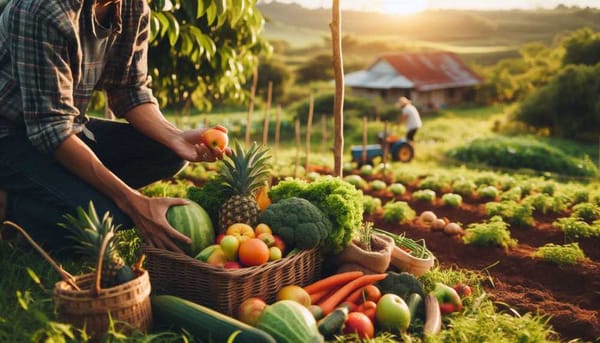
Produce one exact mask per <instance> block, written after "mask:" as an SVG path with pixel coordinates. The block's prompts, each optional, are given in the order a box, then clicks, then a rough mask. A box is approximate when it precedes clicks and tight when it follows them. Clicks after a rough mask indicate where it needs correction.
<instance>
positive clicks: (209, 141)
mask: <svg viewBox="0 0 600 343" xmlns="http://www.w3.org/2000/svg"><path fill="white" fill-rule="evenodd" d="M202 142H203V143H204V144H206V146H208V147H209V148H211V149H215V148H219V149H220V150H225V148H227V146H228V145H229V136H227V129H226V128H224V127H223V126H215V127H213V128H210V129H207V130H206V131H204V133H202Z"/></svg>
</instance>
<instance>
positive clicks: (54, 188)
mask: <svg viewBox="0 0 600 343" xmlns="http://www.w3.org/2000/svg"><path fill="white" fill-rule="evenodd" d="M86 127H87V129H88V130H90V131H91V132H92V133H93V134H94V138H95V141H93V140H90V139H88V138H87V137H86V136H85V135H83V134H79V137H80V138H81V139H82V140H83V141H84V142H85V143H86V144H87V145H88V146H89V147H90V148H91V149H92V150H93V151H94V152H95V153H96V155H97V156H98V158H99V159H100V160H101V161H102V163H103V164H104V165H105V166H106V167H107V168H108V169H110V170H111V171H112V172H113V173H114V174H116V175H117V176H118V177H120V178H121V179H122V180H123V181H124V182H125V183H127V184H128V185H129V186H131V187H132V188H140V187H142V186H145V185H148V184H150V183H152V182H154V181H157V180H160V179H163V178H166V177H170V176H173V175H175V174H176V173H177V172H178V171H180V170H181V169H182V168H184V167H185V165H186V162H185V161H184V160H182V159H181V158H179V157H178V156H177V155H176V154H175V153H173V152H172V151H171V150H170V149H168V148H167V147H165V146H164V145H162V144H159V143H157V142H156V141H153V140H151V139H150V138H148V137H146V136H144V135H142V134H141V133H139V132H138V131H136V130H135V129H134V128H133V127H132V126H131V125H129V124H127V123H123V122H117V121H109V120H103V119H97V118H93V119H91V121H90V122H89V123H88V124H86ZM0 189H3V190H5V191H6V192H7V193H8V199H7V202H8V203H7V213H6V217H7V219H8V220H11V221H13V222H15V223H17V224H19V225H20V226H22V227H23V228H24V229H25V230H27V232H28V233H29V234H30V235H31V236H32V237H33V239H35V240H36V241H38V242H40V243H42V244H44V245H45V246H47V247H50V248H53V247H59V246H64V243H65V240H64V238H65V236H67V235H68V232H67V230H65V229H63V228H61V227H59V226H57V225H56V224H57V223H59V222H64V218H63V215H64V214H66V213H71V214H75V210H76V208H77V207H83V208H85V209H86V210H87V208H88V204H89V202H90V201H92V202H93V203H94V206H95V208H96V211H97V212H98V215H99V216H102V215H104V213H105V212H106V211H109V212H110V215H111V216H112V217H113V223H114V224H116V225H121V228H124V229H126V228H131V227H132V226H133V224H132V222H131V220H130V219H129V217H128V216H127V215H126V214H125V213H123V212H122V211H121V210H120V209H119V208H118V207H117V206H116V205H115V203H114V202H113V201H112V200H111V199H109V198H108V197H106V196H105V195H104V194H102V193H100V192H99V191H98V190H96V189H95V188H93V187H92V186H90V185H89V184H87V183H85V182H84V181H83V180H81V179H80V178H79V177H77V176H76V175H74V174H72V173H71V172H69V171H68V170H67V169H65V168H64V167H63V166H62V165H60V164H59V163H58V162H57V161H55V160H54V159H53V158H52V156H49V155H44V154H42V153H40V152H38V151H37V150H35V149H34V148H33V147H32V145H31V143H30V142H29V141H28V140H27V138H26V137H25V134H24V132H21V133H17V134H16V135H13V136H11V137H6V138H0Z"/></svg>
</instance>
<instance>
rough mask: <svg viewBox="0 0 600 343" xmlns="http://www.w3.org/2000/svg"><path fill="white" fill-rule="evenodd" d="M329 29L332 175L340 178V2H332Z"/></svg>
mask: <svg viewBox="0 0 600 343" xmlns="http://www.w3.org/2000/svg"><path fill="white" fill-rule="evenodd" d="M329 27H330V28H331V46H332V49H333V74H334V77H335V97H334V102H333V122H334V124H333V132H334V137H333V162H334V163H333V165H334V171H333V174H334V176H338V177H342V164H343V158H344V156H343V152H344V63H343V60H342V39H341V30H342V20H341V11H340V0H333V5H332V6H331V23H330V24H329Z"/></svg>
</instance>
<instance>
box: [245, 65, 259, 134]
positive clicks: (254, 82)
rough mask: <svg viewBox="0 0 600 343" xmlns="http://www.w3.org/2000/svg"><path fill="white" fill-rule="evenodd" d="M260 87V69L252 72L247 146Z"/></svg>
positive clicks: (247, 118)
mask: <svg viewBox="0 0 600 343" xmlns="http://www.w3.org/2000/svg"><path fill="white" fill-rule="evenodd" d="M257 85H258V68H256V67H255V68H254V71H253V72H252V88H250V103H249V104H248V116H247V117H246V145H250V131H251V129H252V114H253V113H254V96H255V95H256V87H257Z"/></svg>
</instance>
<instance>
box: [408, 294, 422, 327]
mask: <svg viewBox="0 0 600 343" xmlns="http://www.w3.org/2000/svg"><path fill="white" fill-rule="evenodd" d="M406 305H408V310H409V311H410V318H411V320H410V321H411V323H414V322H415V319H417V318H418V317H419V316H420V315H421V313H423V311H422V307H423V297H421V295H419V293H411V294H410V295H409V296H408V299H407V300H406Z"/></svg>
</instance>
